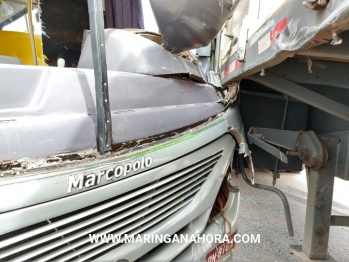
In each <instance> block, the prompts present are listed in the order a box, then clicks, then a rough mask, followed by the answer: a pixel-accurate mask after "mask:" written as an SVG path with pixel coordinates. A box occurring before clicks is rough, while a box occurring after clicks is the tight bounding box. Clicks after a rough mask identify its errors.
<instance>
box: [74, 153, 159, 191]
mask: <svg viewBox="0 0 349 262" xmlns="http://www.w3.org/2000/svg"><path fill="white" fill-rule="evenodd" d="M152 163H153V159H152V158H151V157H142V158H141V159H137V160H135V161H133V162H126V163H123V164H120V165H117V166H115V167H111V168H108V169H105V170H98V171H90V172H85V173H81V174H79V175H71V176H69V177H68V193H71V192H72V190H73V189H74V188H75V189H77V190H81V189H83V188H89V187H93V186H98V185H100V184H101V183H103V184H104V183H105V182H112V181H115V180H118V179H120V178H121V177H126V176H127V175H129V174H130V173H131V172H133V173H137V172H139V171H141V170H142V169H145V168H148V167H150V166H151V165H152Z"/></svg>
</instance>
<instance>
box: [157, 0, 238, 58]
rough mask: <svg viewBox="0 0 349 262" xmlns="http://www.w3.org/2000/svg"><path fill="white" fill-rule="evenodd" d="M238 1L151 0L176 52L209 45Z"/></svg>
mask: <svg viewBox="0 0 349 262" xmlns="http://www.w3.org/2000/svg"><path fill="white" fill-rule="evenodd" d="M235 2H237V1H236V0H190V1H188V0H177V1H172V0H150V3H151V6H152V8H153V12H154V15H155V18H156V21H157V24H158V26H159V28H160V32H161V35H162V37H163V39H164V43H165V46H166V48H167V49H168V50H170V51H172V52H173V53H179V52H182V51H185V50H190V49H193V48H198V47H203V46H207V45H208V44H209V43H210V42H211V41H212V39H214V37H215V36H216V35H217V33H218V32H219V30H221V28H222V25H223V24H224V22H225V21H226V20H227V18H228V17H229V14H230V11H231V10H232V7H233V5H234V4H235Z"/></svg>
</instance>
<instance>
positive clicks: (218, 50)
mask: <svg viewBox="0 0 349 262" xmlns="http://www.w3.org/2000/svg"><path fill="white" fill-rule="evenodd" d="M222 33H223V32H222V31H219V33H218V35H217V39H216V49H215V54H214V55H215V56H214V57H215V62H214V72H215V73H216V74H219V73H220V72H219V60H220V58H221V43H222Z"/></svg>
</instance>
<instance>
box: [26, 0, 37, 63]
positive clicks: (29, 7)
mask: <svg viewBox="0 0 349 262" xmlns="http://www.w3.org/2000/svg"><path fill="white" fill-rule="evenodd" d="M32 8H33V1H32V0H27V13H28V24H29V35H30V43H31V48H32V56H33V63H34V65H38V58H37V55H36V42H35V35H34V25H33V14H32Z"/></svg>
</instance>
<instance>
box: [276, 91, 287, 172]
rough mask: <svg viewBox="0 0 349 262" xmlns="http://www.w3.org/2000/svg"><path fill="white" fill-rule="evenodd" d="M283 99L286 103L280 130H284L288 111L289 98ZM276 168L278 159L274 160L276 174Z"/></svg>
mask: <svg viewBox="0 0 349 262" xmlns="http://www.w3.org/2000/svg"><path fill="white" fill-rule="evenodd" d="M285 99H286V103H285V110H284V117H283V119H282V124H281V130H284V129H285V122H286V116H287V109H288V101H289V97H288V96H286V95H285ZM279 150H280V147H279ZM278 166H279V159H278V158H276V162H275V169H274V172H277V171H278Z"/></svg>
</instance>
